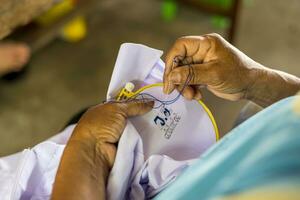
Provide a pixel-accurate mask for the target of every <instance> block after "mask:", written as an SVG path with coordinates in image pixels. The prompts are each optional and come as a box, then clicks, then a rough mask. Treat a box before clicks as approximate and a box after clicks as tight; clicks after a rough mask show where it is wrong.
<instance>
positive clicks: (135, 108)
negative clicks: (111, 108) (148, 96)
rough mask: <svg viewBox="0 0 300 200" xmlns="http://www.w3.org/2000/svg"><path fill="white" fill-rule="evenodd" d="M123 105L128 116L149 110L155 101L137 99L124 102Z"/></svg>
mask: <svg viewBox="0 0 300 200" xmlns="http://www.w3.org/2000/svg"><path fill="white" fill-rule="evenodd" d="M123 106H124V111H125V114H126V116H127V117H133V116H137V115H143V114H146V113H147V112H149V111H150V110H151V109H152V108H153V106H154V101H149V100H145V99H141V100H139V99H136V100H132V101H128V102H126V103H123Z"/></svg>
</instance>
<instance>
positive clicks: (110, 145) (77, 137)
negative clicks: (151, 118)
mask: <svg viewBox="0 0 300 200" xmlns="http://www.w3.org/2000/svg"><path fill="white" fill-rule="evenodd" d="M153 104H154V102H153V101H151V102H144V101H141V100H132V101H129V102H126V103H106V104H102V105H98V106H95V107H92V108H90V109H89V110H88V111H87V112H86V113H85V114H84V115H83V116H82V118H81V119H80V121H79V122H78V124H77V126H76V128H75V129H74V131H73V134H72V136H71V138H70V139H69V142H68V144H67V146H66V148H65V150H64V153H63V156H62V158H61V161H60V165H59V168H58V171H57V174H56V178H55V183H54V186H53V193H52V198H51V199H52V200H56V199H73V200H77V199H78V200H79V199H89V200H94V199H95V200H96V199H97V200H99V199H103V200H104V199H106V194H105V191H106V189H105V188H106V181H107V178H108V175H109V171H110V169H111V168H112V166H113V163H114V160H115V155H116V151H117V150H116V146H115V143H117V142H118V140H119V138H120V136H121V134H122V132H123V130H124V128H125V125H126V119H127V118H128V117H132V116H136V115H142V114H144V113H146V112H148V111H150V110H151V109H152V107H153Z"/></svg>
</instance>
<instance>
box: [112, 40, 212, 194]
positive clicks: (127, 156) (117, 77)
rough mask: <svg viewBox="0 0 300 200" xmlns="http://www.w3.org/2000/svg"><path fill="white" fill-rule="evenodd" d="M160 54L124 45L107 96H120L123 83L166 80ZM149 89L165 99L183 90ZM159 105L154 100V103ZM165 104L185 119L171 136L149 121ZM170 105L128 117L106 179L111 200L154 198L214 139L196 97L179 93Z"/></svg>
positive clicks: (156, 51) (169, 110) (139, 47)
mask: <svg viewBox="0 0 300 200" xmlns="http://www.w3.org/2000/svg"><path fill="white" fill-rule="evenodd" d="M161 55H162V52H161V51H158V50H155V49H151V48H149V47H146V46H143V45H138V44H128V43H127V44H123V45H122V46H121V48H120V51H119V55H118V58H117V61H116V65H115V68H114V72H113V75H112V78H111V83H110V85H109V89H108V95H107V99H113V97H115V96H117V94H118V92H119V90H120V87H122V86H125V84H126V83H127V82H135V83H141V84H139V86H145V85H149V84H155V83H160V82H162V79H163V72H164V63H163V61H162V60H160V56H161ZM145 63H146V64H145ZM142 93H143V92H142ZM145 93H147V94H151V95H152V96H155V97H160V98H162V99H164V100H170V99H174V98H176V96H177V95H178V94H179V93H178V92H177V91H174V92H173V93H172V94H171V95H169V96H166V95H164V94H163V93H162V87H151V88H148V89H147V90H145ZM159 103H160V102H155V106H156V105H157V104H159ZM166 107H168V110H167V111H166V112H169V113H168V116H171V115H172V116H173V119H174V118H175V117H178V119H179V118H181V119H180V120H181V123H178V124H176V130H174V132H172V135H169V132H167V131H165V130H166V129H164V127H163V126H162V127H159V128H156V127H155V124H154V123H150V122H153V120H152V119H154V118H155V116H156V115H157V116H160V115H159V114H161V113H164V110H163V109H165V108H166ZM166 107H161V108H160V109H155V110H152V111H151V112H150V113H147V114H146V115H144V116H142V117H136V118H131V119H129V120H128V123H127V126H126V128H125V130H124V132H123V135H122V136H121V138H120V141H119V144H118V151H117V155H116V160H115V164H114V166H113V168H112V171H111V173H110V176H109V179H108V185H107V197H108V199H109V200H119V199H149V198H152V197H154V196H155V195H156V194H158V193H159V192H160V191H162V190H163V189H164V188H165V187H166V186H168V184H170V183H171V182H172V181H174V180H175V179H176V177H177V176H178V175H179V174H180V173H181V172H183V170H184V169H186V168H187V167H188V166H189V165H190V164H191V163H192V162H193V160H194V159H196V158H197V157H199V156H200V155H201V153H203V152H204V151H205V150H206V149H207V148H209V147H210V146H211V145H213V144H214V143H215V141H216V139H217V136H216V134H217V133H216V132H217V131H216V130H215V127H214V125H213V123H212V120H211V118H210V116H209V115H208V114H207V111H206V110H205V109H204V107H202V105H200V104H199V103H198V102H197V101H187V100H185V99H184V98H183V97H182V96H181V97H180V98H178V100H177V101H176V104H173V105H168V106H166ZM175 111H176V112H175ZM171 113H172V114H171ZM174 115H175V116H174ZM160 119H161V120H163V124H165V123H167V122H165V121H164V120H167V121H168V122H169V121H170V120H171V119H168V118H167V117H166V118H165V117H163V118H160ZM175 121H176V120H175ZM173 122H174V120H173ZM173 124H174V123H173ZM170 126H171V125H170ZM169 130H170V129H169ZM160 133H163V134H160ZM166 134H167V135H166Z"/></svg>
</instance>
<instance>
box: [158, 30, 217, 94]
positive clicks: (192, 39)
mask: <svg viewBox="0 0 300 200" xmlns="http://www.w3.org/2000/svg"><path fill="white" fill-rule="evenodd" d="M207 36H208V35H204V36H186V37H182V38H179V39H177V40H176V42H175V44H174V45H173V47H172V48H171V49H170V51H169V52H168V53H167V56H166V67H165V73H164V92H165V93H171V92H172V91H173V90H174V88H175V86H174V84H172V82H171V81H169V80H168V76H169V74H170V73H171V71H172V70H173V69H174V68H176V67H178V66H179V64H184V65H189V64H201V63H203V61H204V59H205V57H206V54H207V52H208V50H209V49H210V47H211V44H210V41H209V40H208V37H207Z"/></svg>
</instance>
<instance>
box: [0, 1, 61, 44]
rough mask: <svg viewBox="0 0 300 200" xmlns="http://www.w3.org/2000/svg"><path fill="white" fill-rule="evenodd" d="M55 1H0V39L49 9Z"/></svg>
mask: <svg viewBox="0 0 300 200" xmlns="http://www.w3.org/2000/svg"><path fill="white" fill-rule="evenodd" d="M54 2H57V0H17V1H12V0H0V5H1V6H0V39H2V38H3V37H5V36H6V35H8V34H9V33H10V32H11V31H12V30H13V29H14V28H16V27H17V26H20V25H24V24H26V23H28V22H30V20H32V19H33V18H34V17H37V16H38V15H40V14H41V13H42V12H44V11H46V10H47V9H49V8H50V7H51V6H52V5H53V3H54Z"/></svg>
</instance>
